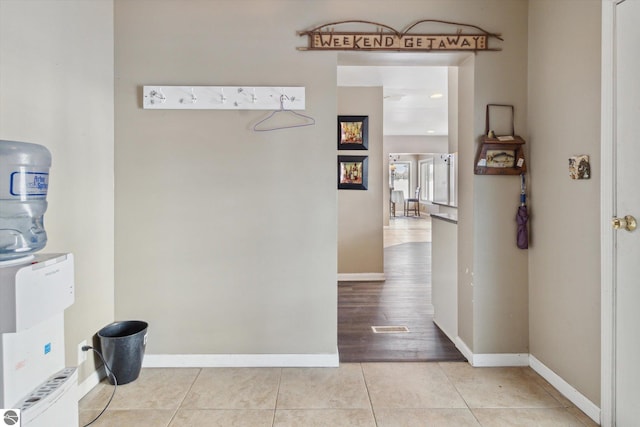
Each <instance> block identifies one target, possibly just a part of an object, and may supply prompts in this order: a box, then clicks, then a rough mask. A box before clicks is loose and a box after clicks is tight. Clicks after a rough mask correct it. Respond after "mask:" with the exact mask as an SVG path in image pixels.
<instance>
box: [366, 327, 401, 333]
mask: <svg viewBox="0 0 640 427" xmlns="http://www.w3.org/2000/svg"><path fill="white" fill-rule="evenodd" d="M371 329H373V333H374V334H406V333H408V332H409V328H407V327H406V326H372V327H371Z"/></svg>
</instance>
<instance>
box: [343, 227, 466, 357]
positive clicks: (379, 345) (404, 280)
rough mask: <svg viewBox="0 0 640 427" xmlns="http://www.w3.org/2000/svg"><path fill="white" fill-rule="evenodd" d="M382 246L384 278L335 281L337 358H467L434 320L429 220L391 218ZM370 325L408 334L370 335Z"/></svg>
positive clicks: (371, 333) (371, 331)
mask: <svg viewBox="0 0 640 427" xmlns="http://www.w3.org/2000/svg"><path fill="white" fill-rule="evenodd" d="M384 246H385V248H384V259H385V261H384V262H385V266H384V269H385V276H386V280H385V281H384V282H339V285H338V349H339V352H340V361H341V362H398V361H406V362H418V361H421V362H424V361H464V360H466V359H465V358H464V356H462V354H461V353H460V352H459V351H458V349H456V348H455V346H454V344H453V343H452V342H451V341H450V340H449V339H448V338H447V337H446V335H445V334H444V333H442V331H440V329H438V327H437V326H436V325H435V324H434V323H433V321H432V318H433V306H432V305H431V218H430V217H429V216H428V215H423V216H421V217H404V216H396V217H392V218H390V221H389V227H385V230H384ZM372 326H394V327H399V326H404V327H406V328H407V329H408V332H392V333H388V332H387V333H384V332H383V333H374V332H373V330H372Z"/></svg>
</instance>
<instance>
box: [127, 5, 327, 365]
mask: <svg viewBox="0 0 640 427" xmlns="http://www.w3.org/2000/svg"><path fill="white" fill-rule="evenodd" d="M308 8H309V4H307V3H306V2H292V1H233V2H232V1H215V2H213V1H186V2H185V1H180V2H176V1H156V0H153V1H144V0H139V1H130V0H124V1H116V8H115V15H116V21H115V22H116V25H115V31H116V43H115V45H116V84H115V93H116V318H118V319H125V318H141V319H144V320H147V321H148V322H149V323H150V327H149V343H148V347H147V353H148V354H335V353H336V350H337V338H336V335H337V334H336V329H337V294H336V293H337V288H336V278H337V275H336V273H337V267H336V260H337V255H336V252H337V239H336V230H337V225H336V222H337V219H336V218H337V214H336V212H337V205H336V200H337V196H336V114H337V110H336V72H337V71H336V57H335V55H322V54H320V55H315V54H313V53H312V54H308V53H301V52H299V51H297V50H296V47H297V46H300V45H303V44H304V40H303V39H301V38H299V37H297V36H295V31H296V30H298V29H302V28H306V27H308V26H310V25H312V23H315V22H316V18H317V17H316V16H314V14H313V13H310V11H309V10H308ZM305 17H307V18H305ZM145 84H167V85H169V84H174V85H189V84H194V85H271V86H305V87H306V111H305V114H307V115H310V116H312V117H314V118H315V120H316V125H315V126H312V127H304V128H295V129H288V130H280V131H274V132H268V133H256V132H253V131H252V130H251V128H250V127H251V123H252V122H255V121H256V120H258V119H260V118H261V117H264V116H265V115H266V114H268V112H262V111H246V110H245V111H231V110H224V111H211V110H199V111H175V110H163V111H149V110H143V109H141V107H140V105H141V99H140V93H141V87H142V86H143V85H145Z"/></svg>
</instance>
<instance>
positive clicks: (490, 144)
mask: <svg viewBox="0 0 640 427" xmlns="http://www.w3.org/2000/svg"><path fill="white" fill-rule="evenodd" d="M491 107H495V108H506V109H507V110H508V111H510V115H511V117H510V121H511V133H510V134H507V135H500V136H496V132H495V131H494V130H492V127H491V126H490V125H491V123H490V118H489V113H490V109H491ZM524 144H525V141H524V139H522V138H521V137H520V136H518V135H516V134H515V129H514V108H513V105H505V104H487V112H486V128H485V134H484V136H483V137H482V139H481V141H480V147H478V153H477V154H476V162H475V174H476V175H520V174H523V173H525V172H526V171H527V165H526V162H525V160H524V147H523V146H524Z"/></svg>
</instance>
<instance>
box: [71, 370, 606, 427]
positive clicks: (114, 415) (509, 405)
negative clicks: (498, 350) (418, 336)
mask: <svg viewBox="0 0 640 427" xmlns="http://www.w3.org/2000/svg"><path fill="white" fill-rule="evenodd" d="M112 389H113V388H112V386H111V385H109V383H107V382H106V380H105V381H103V382H102V383H100V384H99V385H98V386H96V387H95V388H94V389H93V390H91V391H90V392H89V393H88V394H87V395H86V396H85V397H84V398H83V399H82V400H81V401H80V425H81V426H83V425H85V424H86V423H88V422H89V421H91V420H92V419H93V418H94V417H95V416H96V415H97V414H98V413H99V412H100V410H101V409H102V408H103V407H104V405H105V404H106V402H107V401H108V399H109V397H110V395H111V391H112ZM595 425H597V424H596V423H594V422H593V421H591V420H590V419H589V418H588V417H587V416H586V415H584V414H583V413H582V412H581V411H580V410H578V409H577V408H576V407H575V406H573V405H572V404H571V402H569V401H568V400H567V399H565V398H564V397H563V396H562V395H560V393H559V392H558V391H556V390H555V389H554V388H553V387H552V386H551V385H550V384H549V383H547V382H546V381H545V380H544V379H543V378H542V377H540V376H539V375H538V374H537V373H535V372H534V371H533V370H532V369H530V368H473V367H471V366H470V365H469V364H467V363H462V362H449V363H346V364H342V365H341V366H340V367H339V368H202V369H200V368H171V369H169V368H162V369H161V368H145V369H143V370H142V373H141V374H140V377H139V378H138V379H137V380H136V381H134V382H132V383H129V384H126V385H123V386H119V387H118V389H117V391H116V395H115V398H114V399H113V402H112V403H111V406H110V407H109V409H108V410H107V411H106V412H105V414H104V415H103V416H102V417H101V418H100V419H99V420H98V421H97V422H96V423H94V424H93V426H114V427H115V426H117V427H121V426H135V427H147V426H149V427H151V426H154V427H155V426H163V427H167V426H170V427H178V426H181V427H182V426H188V427H208V426H224V427H228V426H250V427H260V426H265V427H266V426H302V427H313V426H323V427H324V426H332V427H333V426H381V427H382V426H384V427H390V426H398V427H411V426H455V427H464V426H535V427H541V426H595Z"/></svg>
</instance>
